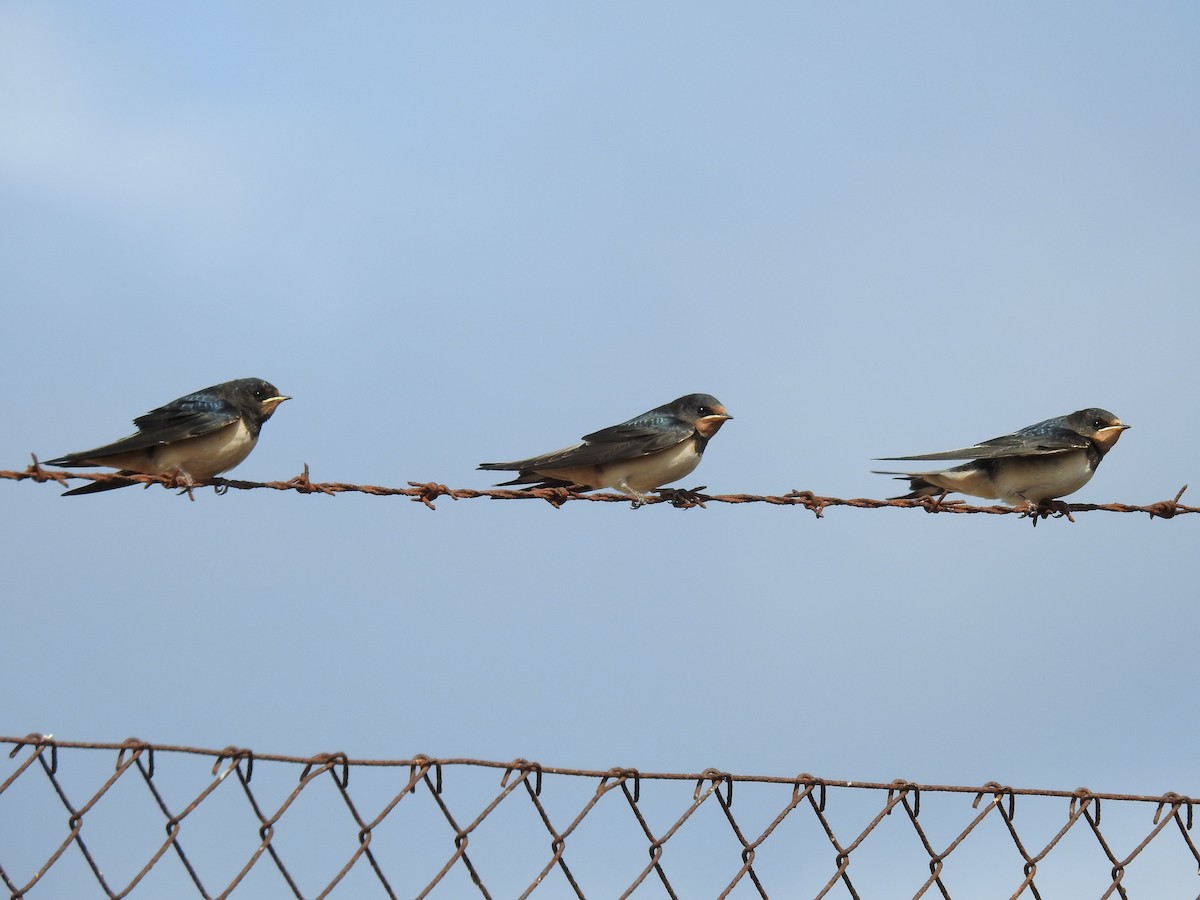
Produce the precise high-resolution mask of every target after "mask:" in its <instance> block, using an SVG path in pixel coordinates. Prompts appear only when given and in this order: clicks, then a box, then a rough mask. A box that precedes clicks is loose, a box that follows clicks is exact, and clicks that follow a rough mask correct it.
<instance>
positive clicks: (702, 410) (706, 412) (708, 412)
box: [696, 406, 712, 416]
mask: <svg viewBox="0 0 1200 900" xmlns="http://www.w3.org/2000/svg"><path fill="white" fill-rule="evenodd" d="M696 412H698V413H700V415H702V416H711V415H712V410H711V409H709V408H708V407H707V406H697V407H696Z"/></svg>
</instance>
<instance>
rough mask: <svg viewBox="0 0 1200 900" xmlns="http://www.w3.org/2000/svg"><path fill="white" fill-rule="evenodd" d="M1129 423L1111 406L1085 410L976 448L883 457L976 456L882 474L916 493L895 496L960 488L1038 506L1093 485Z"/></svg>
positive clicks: (934, 493)
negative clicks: (928, 468) (939, 465)
mask: <svg viewBox="0 0 1200 900" xmlns="http://www.w3.org/2000/svg"><path fill="white" fill-rule="evenodd" d="M1128 427H1129V426H1128V425H1126V424H1124V423H1123V422H1122V421H1121V420H1120V419H1118V418H1117V417H1116V416H1114V415H1113V414H1112V413H1110V412H1109V411H1108V410H1105V409H1095V408H1092V409H1081V410H1077V411H1076V412H1073V413H1071V414H1070V415H1066V416H1058V417H1056V418H1053V419H1046V421H1044V422H1038V423H1037V424H1036V425H1030V426H1029V427H1028V428H1022V429H1021V430H1020V431H1014V432H1013V433H1012V434H1006V435H1003V436H1002V437H997V438H992V439H991V440H990V441H982V442H981V443H978V444H976V445H974V446H973V447H963V448H962V449H960V450H945V451H943V452H941V453H924V454H921V455H919V456H886V457H883V459H889V460H891V459H918V460H920V459H924V460H937V459H969V460H971V461H970V462H968V463H964V464H963V465H961V466H955V467H954V468H952V469H941V470H939V471H933V472H877V473H876V474H878V475H897V476H899V477H898V478H897V479H896V480H897V481H904V480H907V481H908V483H909V487H910V488H911V489H912V493H911V494H905V495H904V496H903V497H894V498H892V499H895V500H912V499H915V498H917V497H937V496H945V494H947V493H948V492H950V491H959V492H960V493H963V494H970V495H971V496H973V497H985V498H988V499H998V500H1003V501H1004V502H1005V503H1007V504H1009V505H1010V506H1020V505H1022V504H1027V505H1028V508H1029V509H1030V510H1031V511H1032V510H1033V509H1035V508H1037V507H1039V506H1041V505H1042V504H1044V503H1047V502H1048V501H1051V500H1054V499H1056V498H1058V497H1064V496H1066V495H1067V494H1072V493H1074V492H1075V491H1077V490H1079V489H1080V488H1081V487H1083V486H1084V485H1085V484H1087V483H1088V481H1089V480H1090V479H1091V477H1092V475H1093V474H1094V473H1095V471H1096V467H1097V466H1099V465H1100V460H1102V459H1103V458H1104V454H1106V453H1107V452H1108V451H1109V450H1111V449H1112V448H1113V445H1114V444H1116V442H1117V439H1118V438H1120V437H1121V432H1123V431H1124V430H1125V429H1126V428H1128ZM1035 521H1036V520H1035Z"/></svg>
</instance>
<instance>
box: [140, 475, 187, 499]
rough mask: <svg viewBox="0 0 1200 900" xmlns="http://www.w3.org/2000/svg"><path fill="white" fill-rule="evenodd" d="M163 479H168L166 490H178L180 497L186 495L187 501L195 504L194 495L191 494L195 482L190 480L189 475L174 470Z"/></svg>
mask: <svg viewBox="0 0 1200 900" xmlns="http://www.w3.org/2000/svg"><path fill="white" fill-rule="evenodd" d="M165 477H166V478H168V479H169V481H168V482H167V487H168V488H171V489H175V488H178V489H179V493H180V495H183V494H187V495H188V499H189V500H191V501H192V502H193V503H195V502H196V495H195V494H193V493H192V490H193V488H195V487H196V482H195V481H194V480H193V479H192V476H191V475H189V474H188V473H187V472H185V471H184V470H183V469H176V470H175V471H174V472H173V473H170V474H168V475H166V476H165ZM147 486H149V485H147Z"/></svg>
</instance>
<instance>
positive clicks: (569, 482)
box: [479, 394, 733, 509]
mask: <svg viewBox="0 0 1200 900" xmlns="http://www.w3.org/2000/svg"><path fill="white" fill-rule="evenodd" d="M732 418H733V416H731V415H729V413H728V412H726V410H725V407H724V406H722V405H721V403H720V401H718V400H717V398H716V397H713V396H711V395H710V394H688V395H687V396H686V397H680V398H679V399H678V400H673V401H671V402H670V403H667V404H666V405H664V406H659V407H656V408H655V409H652V410H650V411H649V412H644V413H642V414H641V415H640V416H634V417H633V418H632V419H630V420H629V421H628V422H622V423H621V424H620V425H613V426H610V427H609V428H604V429H601V430H600V431H595V432H592V433H591V434H588V435H584V437H583V441H582V442H581V443H578V444H573V445H571V446H570V447H564V448H563V449H562V450H555V451H553V452H552V453H543V454H542V455H540V456H532V457H530V458H529V459H519V460H516V461H515V462H503V463H480V465H479V468H480V469H496V470H508V471H516V472H517V473H518V475H517V477H516V478H514V479H513V480H512V481H505V482H503V483H502V485H510V484H528V485H531V487H575V488H583V489H587V490H593V489H595V488H615V489H616V490H618V491H621V492H622V493H625V494H629V495H630V496H631V497H633V498H634V504H633V505H634V508H635V509H636V508H637V507H639V506H641V505H642V503H643V502H645V497H644V496H643V495H644V494H645V493H646V492H647V491H652V490H654V489H655V488H657V487H659V486H660V485H663V484H669V483H670V482H672V481H678V480H679V479H680V478H683V477H684V476H685V475H687V474H688V473H690V472H691V471H692V470H693V469H695V468H696V466H697V465H699V464H700V457H701V456H703V455H704V448H705V447H706V446H707V445H708V442H709V440H710V439H711V438H712V436H713V435H714V434H716V433H717V431H718V430H720V428H721V426H722V425H724V424H725V422H726V420H728V419H732Z"/></svg>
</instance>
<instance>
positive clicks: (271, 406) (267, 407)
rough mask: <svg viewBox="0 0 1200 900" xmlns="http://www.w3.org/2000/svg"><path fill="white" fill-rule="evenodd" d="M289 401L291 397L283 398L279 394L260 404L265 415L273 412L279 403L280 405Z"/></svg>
mask: <svg viewBox="0 0 1200 900" xmlns="http://www.w3.org/2000/svg"><path fill="white" fill-rule="evenodd" d="M291 399H292V398H291V397H288V396H285V395H283V394H280V395H279V396H278V397H268V398H267V399H266V400H264V401H263V402H262V409H263V412H265V413H270V412H274V411H275V407H277V406H278V405H279V404H280V403H282V402H283V401H284V400H291Z"/></svg>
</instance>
